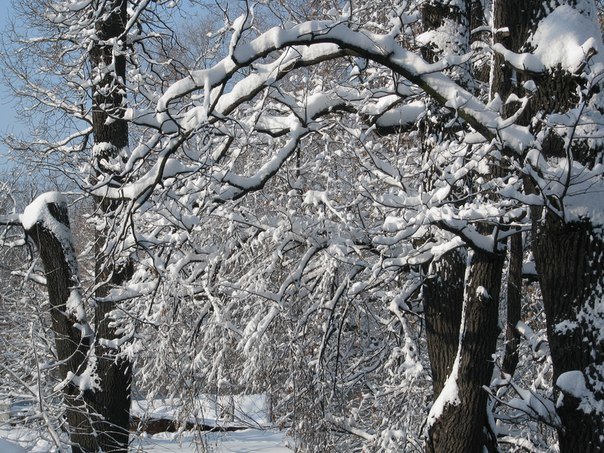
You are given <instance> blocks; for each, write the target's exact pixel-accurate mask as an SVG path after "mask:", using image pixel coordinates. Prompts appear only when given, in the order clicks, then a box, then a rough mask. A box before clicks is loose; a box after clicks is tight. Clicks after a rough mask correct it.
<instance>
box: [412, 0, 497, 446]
mask: <svg viewBox="0 0 604 453" xmlns="http://www.w3.org/2000/svg"><path fill="white" fill-rule="evenodd" d="M479 3H480V2H474V1H471V0H467V1H465V2H458V1H448V0H438V1H436V0H432V1H429V2H426V3H424V5H423V6H422V18H423V23H424V26H425V28H426V29H427V30H432V31H433V33H436V34H439V33H442V34H443V36H441V37H440V38H439V39H438V40H437V41H438V42H439V43H441V44H440V46H441V47H439V48H433V47H429V46H428V47H425V48H424V49H422V53H423V56H424V58H426V59H427V60H436V59H438V58H439V56H440V55H441V54H442V53H445V54H458V55H462V54H464V53H466V52H468V51H469V49H470V33H469V31H470V30H469V28H470V26H471V25H478V24H479V23H481V22H482V20H483V17H482V16H483V15H482V8H481V7H480V4H479ZM452 30H455V31H456V32H457V33H455V34H454V33H452ZM443 37H445V38H446V39H443ZM443 43H444V44H443ZM470 71H471V68H470V66H469V65H464V66H462V67H459V68H455V69H453V70H451V71H450V76H451V77H453V78H454V79H455V80H456V81H457V82H458V83H460V84H461V85H462V86H464V87H465V88H467V89H470V90H472V81H473V79H474V77H473V75H472V74H471V72H470ZM434 110H435V111H434V112H433V115H432V116H436V117H438V118H439V120H438V122H435V123H434V122H433V123H430V121H427V122H426V126H425V127H424V128H422V129H423V130H422V132H423V133H424V134H425V135H426V136H427V137H428V138H431V137H430V136H431V135H432V136H435V135H436V136H439V137H440V138H441V140H442V139H443V137H449V138H450V139H452V140H455V135H454V133H455V130H454V128H451V127H449V128H448V129H444V128H443V125H445V124H448V123H450V120H451V118H452V117H450V116H449V117H447V116H446V115H445V114H443V113H442V109H441V108H440V107H437V108H435V109H434ZM425 141H426V142H427V143H430V142H433V140H425ZM430 152H431V151H430V149H429V148H428V149H426V153H427V155H428V156H429V155H430ZM502 265H503V258H502V256H500V255H498V254H487V253H484V252H475V253H474V254H473V255H472V260H471V263H470V268H469V269H468V274H467V275H468V276H469V277H468V278H469V279H468V280H467V281H464V280H465V278H466V257H465V254H462V253H459V252H458V251H451V252H449V253H447V254H445V255H443V257H442V258H441V259H440V260H439V261H438V262H434V263H432V265H431V271H430V272H429V274H428V277H429V278H427V279H426V281H425V283H424V286H423V288H422V294H423V302H424V312H425V320H426V336H427V341H428V353H429V356H430V367H431V369H432V385H433V388H434V395H435V398H436V401H435V403H434V407H433V410H434V409H435V408H438V407H442V408H443V411H442V413H440V414H438V415H437V416H435V417H432V416H431V417H430V420H429V429H428V439H427V442H426V450H427V451H429V452H435V453H436V452H438V453H444V452H447V453H449V452H460V453H461V452H468V451H482V449H483V447H486V448H487V449H488V450H489V451H494V450H495V448H496V447H495V446H496V439H495V437H494V436H493V435H492V433H491V431H490V428H489V423H488V417H487V394H486V392H484V391H483V389H482V387H483V386H484V385H489V383H490V379H491V373H492V369H493V362H492V354H493V353H494V352H495V347H496V340H497V333H498V329H497V318H498V301H499V291H500V286H501V271H502ZM464 290H465V296H464ZM462 306H463V307H464V308H463V310H462ZM460 326H463V327H462V328H461V329H462V330H461V335H460ZM445 380H447V383H446V384H445ZM445 386H456V387H457V389H458V396H459V399H458V400H456V401H444V398H446V395H447V394H448V392H442V390H443V387H445ZM441 392H442V393H441Z"/></svg>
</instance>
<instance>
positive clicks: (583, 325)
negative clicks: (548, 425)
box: [494, 0, 604, 453]
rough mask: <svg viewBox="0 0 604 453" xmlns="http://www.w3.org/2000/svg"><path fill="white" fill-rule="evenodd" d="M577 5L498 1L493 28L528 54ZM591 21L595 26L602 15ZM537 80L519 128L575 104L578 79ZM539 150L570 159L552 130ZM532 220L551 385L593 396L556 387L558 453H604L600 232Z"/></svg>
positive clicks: (586, 157)
mask: <svg viewBox="0 0 604 453" xmlns="http://www.w3.org/2000/svg"><path fill="white" fill-rule="evenodd" d="M576 4H577V2H576V1H573V0H566V1H564V0H557V1H553V2H544V1H541V0H523V1H518V0H516V1H509V0H498V1H496V2H495V12H494V20H495V28H500V27H504V26H507V27H509V29H510V34H509V37H508V38H506V39H505V40H504V41H503V42H504V44H505V45H506V47H507V48H508V49H510V50H513V51H516V52H518V51H522V50H526V49H525V47H526V46H527V44H526V42H527V38H528V37H529V35H530V33H531V32H534V31H535V30H536V28H537V25H538V23H539V21H540V20H542V19H543V18H544V17H546V16H547V15H548V14H550V13H551V12H552V11H553V9H554V8H556V7H558V6H560V5H567V6H570V7H575V6H576ZM583 14H586V11H583ZM591 19H592V20H594V21H596V20H597V17H592V18H591ZM528 50H530V49H528ZM497 58H498V60H497V61H498V62H499V65H500V69H501V71H500V73H501V74H504V75H505V76H506V77H505V80H503V79H502V80H501V83H503V84H507V86H511V80H512V77H511V76H512V70H511V69H509V68H507V67H504V66H503V63H502V62H501V59H500V57H497ZM525 78H526V77H525V76H522V75H520V74H517V77H516V80H517V85H516V90H520V88H519V86H520V84H521V83H522V82H523V80H524V79H525ZM532 78H533V79H534V80H535V82H536V83H537V91H536V92H535V93H534V94H533V95H532V97H531V100H530V103H529V107H528V108H527V109H526V111H525V114H524V115H523V119H522V120H521V123H523V124H529V122H528V119H529V118H530V117H532V116H534V114H535V113H536V112H545V113H546V114H547V113H558V112H565V111H567V110H568V109H570V108H573V107H575V106H576V105H577V102H578V101H579V99H578V97H577V93H579V92H580V88H581V87H580V85H581V83H582V82H581V79H580V78H579V77H577V76H576V75H575V74H569V73H566V72H564V71H561V70H550V71H548V72H547V73H545V74H543V75H541V76H535V77H532ZM519 92H520V94H521V95H524V93H522V92H521V91H519ZM599 108H600V109H601V108H602V107H601V106H599ZM536 126H537V127H538V125H536ZM541 153H542V155H543V157H545V158H546V159H548V158H564V159H568V158H569V155H568V154H567V153H566V150H565V147H564V143H563V140H562V139H561V138H560V137H559V136H557V135H556V133H555V132H549V133H548V135H546V136H545V137H544V139H543V142H542V145H541ZM601 153H602V150H601V149H599V148H595V149H594V148H590V147H589V146H588V144H587V143H585V142H581V141H577V142H576V143H575V144H573V146H572V148H571V154H570V156H571V157H570V158H571V159H575V160H577V161H579V162H580V163H581V164H583V165H585V166H588V167H589V166H591V165H593V163H594V162H595V160H596V157H597V156H598V155H601ZM525 185H526V186H527V191H528V192H532V193H537V194H538V193H539V191H538V188H537V187H538V184H536V183H535V181H528V184H525ZM549 202H550V203H551V204H552V205H553V206H557V205H558V203H559V200H557V199H551V200H549ZM544 211H545V212H544ZM531 217H532V222H533V244H532V247H533V253H534V256H535V264H536V267H537V273H538V276H539V283H540V285H541V293H542V295H543V305H544V308H545V313H546V322H547V331H548V339H549V344H550V350H551V354H552V362H553V368H554V384H556V383H559V384H560V383H561V384H564V382H567V381H568V380H569V378H570V377H574V380H573V383H574V384H575V385H578V387H575V389H574V390H573V392H574V393H577V392H578V389H580V388H581V386H582V385H583V383H584V384H585V387H584V389H583V390H582V391H583V393H584V394H585V395H586V396H587V395H589V397H587V398H584V399H583V401H580V400H579V399H578V398H576V397H574V396H573V395H571V394H569V393H568V388H564V389H560V388H559V387H558V386H557V385H555V387H554V389H555V396H556V398H557V411H558V415H559V416H560V419H561V422H562V426H561V428H560V429H559V430H558V435H559V441H560V451H561V452H563V453H565V452H571V451H585V452H595V451H602V450H603V449H604V446H603V445H604V417H603V414H602V411H601V409H600V410H597V409H596V408H595V406H597V405H602V401H603V400H604V388H602V386H601V382H603V381H604V370H603V368H602V363H603V362H604V345H603V343H602V338H601V337H600V335H601V334H600V331H601V327H598V325H600V326H601V325H602V322H603V321H604V320H603V319H602V318H603V316H604V315H603V314H602V310H601V308H598V306H599V307H601V304H602V288H603V287H604V269H603V267H604V265H603V264H602V263H603V258H604V256H603V254H604V246H603V243H602V239H601V235H599V233H596V232H595V231H594V230H593V227H592V226H591V225H590V224H589V222H588V221H585V222H565V221H564V220H563V219H561V218H560V217H559V216H557V215H556V214H554V213H553V212H552V211H551V210H549V208H533V209H532V210H531ZM565 373H568V374H565ZM562 375H564V376H563V378H562V380H561V381H560V382H558V378H559V377H560V376H562ZM563 387H564V385H563ZM564 390H566V392H565V391H564ZM590 401H591V402H590ZM590 406H592V407H590Z"/></svg>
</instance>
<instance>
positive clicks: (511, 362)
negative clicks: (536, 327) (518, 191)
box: [501, 233, 522, 376]
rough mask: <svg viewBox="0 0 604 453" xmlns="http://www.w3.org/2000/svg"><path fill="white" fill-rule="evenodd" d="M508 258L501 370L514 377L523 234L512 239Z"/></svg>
mask: <svg viewBox="0 0 604 453" xmlns="http://www.w3.org/2000/svg"><path fill="white" fill-rule="evenodd" d="M508 257H509V261H508V262H509V265H508V266H509V267H508V283H507V296H508V297H507V317H506V318H507V320H506V325H505V355H504V356H503V362H502V365H501V369H502V371H503V372H504V373H507V374H509V375H510V376H513V375H514V372H515V371H516V366H518V346H520V332H519V331H518V329H517V328H516V325H517V324H518V321H520V315H521V311H522V303H521V302H522V233H516V234H514V235H513V236H512V237H511V238H510V241H509V248H508Z"/></svg>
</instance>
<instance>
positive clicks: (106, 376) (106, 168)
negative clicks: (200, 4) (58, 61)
mask: <svg viewBox="0 0 604 453" xmlns="http://www.w3.org/2000/svg"><path fill="white" fill-rule="evenodd" d="M103 8H104V11H105V12H106V15H105V16H103V18H104V20H100V21H99V22H97V24H96V31H97V35H98V39H99V41H98V43H97V44H96V45H95V46H94V47H93V48H92V49H91V52H90V59H91V61H92V66H93V76H95V75H96V76H97V77H98V78H99V79H100V82H99V83H98V84H97V85H95V86H94V88H93V90H94V91H93V107H92V123H93V125H92V128H93V135H94V148H93V153H94V158H95V163H96V168H97V172H98V173H97V175H96V176H97V178H98V179H99V180H100V179H103V180H106V181H108V184H119V183H120V180H119V175H118V174H116V170H115V163H116V162H119V161H120V159H122V158H123V157H124V154H125V153H126V152H127V149H128V123H127V122H126V120H125V119H124V110H125V94H124V93H125V80H126V57H125V51H126V49H125V40H126V37H125V36H122V35H123V34H124V32H125V25H126V23H127V20H128V14H127V9H126V8H127V1H126V0H112V1H108V2H106V4H105V5H104V6H103ZM118 37H121V38H122V40H123V42H119V41H116V39H115V38H118ZM112 66H113V67H112ZM97 207H98V212H99V213H100V215H101V216H103V217H105V218H107V219H117V217H118V215H119V211H120V209H121V208H122V207H123V206H122V205H121V203H119V202H116V201H110V200H103V199H98V200H97ZM106 225H107V226H106V227H105V228H104V229H103V230H101V231H99V232H97V237H96V240H95V267H96V278H95V281H96V287H97V289H96V291H95V297H96V299H97V307H96V310H95V322H96V330H97V337H98V341H97V343H96V355H97V360H98V374H99V376H100V378H101V390H100V391H99V392H97V393H96V395H95V404H94V408H95V410H96V412H97V413H98V414H99V415H100V416H101V418H100V420H99V421H98V422H97V423H96V426H95V429H96V430H97V431H98V432H99V438H100V439H99V445H100V447H101V450H103V451H113V452H127V450H128V436H129V434H128V429H129V419H130V390H131V389H130V385H131V376H132V371H131V365H130V363H129V361H128V360H126V359H125V358H123V357H120V356H116V353H117V349H116V348H115V347H111V346H109V344H108V342H110V341H111V340H114V339H116V338H118V336H117V335H116V332H115V329H114V328H113V327H111V325H110V324H111V321H112V317H111V312H112V311H113V310H114V309H115V308H116V306H115V304H114V303H112V302H108V301H102V298H104V297H106V296H107V295H108V294H109V292H110V291H111V289H112V288H115V287H118V286H120V285H122V284H123V283H124V282H125V281H126V280H127V279H128V278H129V277H130V276H131V274H132V264H131V262H130V261H129V260H127V259H126V260H122V261H120V259H116V258H115V257H113V256H111V255H112V251H111V250H108V249H107V247H108V244H107V240H108V238H109V236H110V235H111V234H112V231H111V228H112V224H111V222H110V221H109V222H107V224H106Z"/></svg>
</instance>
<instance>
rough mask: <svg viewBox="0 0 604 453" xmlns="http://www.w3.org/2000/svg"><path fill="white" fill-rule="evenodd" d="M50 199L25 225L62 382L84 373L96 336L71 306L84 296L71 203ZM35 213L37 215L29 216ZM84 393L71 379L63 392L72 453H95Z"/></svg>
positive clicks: (88, 392)
mask: <svg viewBox="0 0 604 453" xmlns="http://www.w3.org/2000/svg"><path fill="white" fill-rule="evenodd" d="M47 195H48V194H45V195H42V196H41V197H40V198H38V200H36V202H35V206H36V208H37V213H38V214H39V215H36V221H35V223H33V225H24V226H25V227H26V233H27V235H28V236H29V237H31V239H32V240H33V242H34V243H35V244H36V247H37V248H38V250H39V253H40V258H41V259H42V264H43V266H44V272H45V274H46V283H47V290H48V299H49V302H50V306H51V309H50V315H51V318H52V329H53V333H54V336H55V344H56V348H57V358H58V359H59V361H60V362H61V365H60V373H61V378H62V379H67V377H68V375H69V374H70V373H72V374H73V375H74V376H76V377H77V376H80V375H81V374H82V373H83V371H84V370H85V369H86V366H87V354H88V351H89V348H90V341H91V337H90V336H91V334H92V332H90V331H88V332H87V331H86V329H83V328H82V327H83V326H85V325H87V323H86V322H85V321H84V320H83V319H81V315H80V319H78V317H77V316H78V314H77V312H73V311H72V310H70V309H68V307H67V303H68V300H69V299H70V297H72V298H74V297H75V298H77V297H79V296H80V284H79V278H78V274H77V264H76V257H75V252H74V249H73V243H72V241H71V231H70V229H69V219H68V213H67V205H66V204H65V203H64V201H62V200H60V199H59V198H57V197H54V198H48V199H47V200H45V199H43V198H42V197H45V196H47ZM42 202H43V203H42ZM33 205H34V203H32V205H30V206H33ZM26 212H27V211H26ZM34 214H36V212H33V213H32V212H30V213H29V214H28V215H30V216H31V215H34ZM57 233H59V234H57ZM72 300H73V299H72ZM76 326H82V327H80V328H78V327H76ZM82 390H83V392H82V391H81V390H80V388H79V386H78V385H77V384H76V382H75V380H73V379H72V380H71V381H70V382H68V383H67V385H66V386H65V387H64V389H63V392H64V398H65V403H66V408H67V409H66V416H67V423H68V424H69V431H70V441H71V444H72V451H73V452H80V451H96V450H97V444H96V438H95V436H94V434H93V431H92V426H91V418H90V416H89V406H88V405H89V403H90V401H91V400H92V397H93V393H92V392H91V390H90V389H82Z"/></svg>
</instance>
